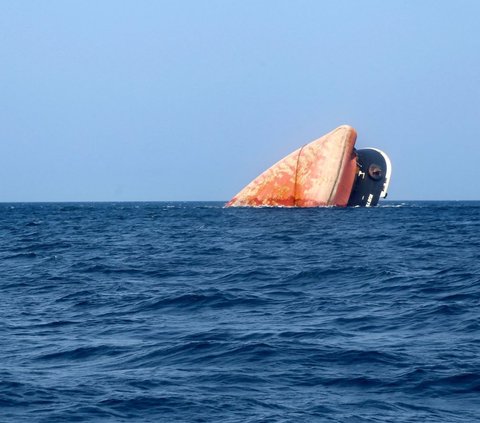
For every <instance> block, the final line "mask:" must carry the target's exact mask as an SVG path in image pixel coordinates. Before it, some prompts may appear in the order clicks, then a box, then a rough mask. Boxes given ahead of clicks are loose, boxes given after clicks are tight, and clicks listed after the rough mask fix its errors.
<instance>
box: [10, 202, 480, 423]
mask: <svg viewBox="0 0 480 423" xmlns="http://www.w3.org/2000/svg"><path fill="white" fill-rule="evenodd" d="M0 217H1V218H0V239H1V243H0V287H1V292H2V302H1V303H0V347H1V348H0V421H2V422H29V423H31V422H45V423H47V422H48V423H51V422H65V421H77V422H90V421H95V422H132V421H135V422H212V421H218V422H316V421H318V422H354V423H355V422H396V423H398V422H420V421H421V422H435V423H437V422H462V423H464V422H474V421H480V362H479V360H480V359H479V357H480V336H479V333H480V332H479V329H480V320H479V314H480V309H479V299H480V203H479V202H431V203H429V202H405V203H398V202H387V203H384V205H383V206H381V207H378V208H372V209H361V208H353V209H352V208H351V209H337V208H326V209H268V208H264V209H224V208H222V204H221V203H72V204H60V203H56V204H40V203H36V204H5V203H4V204H0Z"/></svg>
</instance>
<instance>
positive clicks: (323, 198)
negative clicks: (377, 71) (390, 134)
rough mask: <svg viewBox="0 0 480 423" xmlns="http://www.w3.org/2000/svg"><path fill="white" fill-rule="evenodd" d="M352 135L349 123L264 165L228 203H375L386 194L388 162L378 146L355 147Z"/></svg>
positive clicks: (338, 204)
mask: <svg viewBox="0 0 480 423" xmlns="http://www.w3.org/2000/svg"><path fill="white" fill-rule="evenodd" d="M356 139H357V133H356V131H355V129H353V128H352V127H350V126H348V125H343V126H340V127H338V128H336V129H335V130H333V131H332V132H330V133H328V134H326V135H324V136H323V137H321V138H318V139H317V140H315V141H312V142H311V143H309V144H307V145H304V146H303V147H301V148H299V149H298V150H295V151H294V152H293V153H291V154H289V155H288V156H286V157H284V158H283V159H282V160H280V161H279V162H277V163H276V164H274V165H273V166H272V167H270V168H269V169H267V170H266V171H265V172H263V173H262V174H261V175H259V176H258V177H257V178H255V179H254V180H253V181H252V182H250V183H249V184H248V185H247V186H246V187H245V188H243V189H242V190H241V191H240V192H239V193H238V194H237V195H235V196H234V197H233V198H232V199H231V200H230V201H229V202H228V203H227V204H226V207H262V206H263V207H280V206H283V207H322V206H340V207H343V206H347V205H349V206H357V205H359V206H360V205H362V206H374V205H376V204H377V202H378V200H379V198H380V196H383V197H385V196H386V193H387V188H388V182H389V180H390V174H391V164H390V160H389V159H388V157H387V156H386V154H385V153H383V152H381V151H380V150H377V149H367V150H358V151H357V150H356V149H355V141H356ZM362 151H366V153H365V154H364V153H361V152H362ZM367 162H368V163H367ZM377 162H381V163H377ZM387 176H388V178H387ZM352 193H354V196H353V197H352Z"/></svg>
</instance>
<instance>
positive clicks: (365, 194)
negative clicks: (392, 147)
mask: <svg viewBox="0 0 480 423" xmlns="http://www.w3.org/2000/svg"><path fill="white" fill-rule="evenodd" d="M357 165H358V173H357V177H356V179H355V182H354V184H353V189H352V193H351V194H350V198H349V200H348V206H352V207H355V206H360V207H373V206H376V205H377V204H378V201H379V199H380V198H385V197H386V196H387V188H388V182H389V179H390V173H391V164H390V160H389V158H388V156H387V155H386V154H385V153H383V152H382V151H380V150H377V149H373V148H365V149H362V150H357Z"/></svg>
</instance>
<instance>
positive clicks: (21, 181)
mask: <svg viewBox="0 0 480 423" xmlns="http://www.w3.org/2000/svg"><path fill="white" fill-rule="evenodd" d="M479 16H480V1H476V0H471V1H467V0H458V1H453V0H452V1H438V0H436V1H433V0H422V1H417V0H411V1H400V0H398V1H384V0H377V1H373V0H363V1H354V0H351V1H345V0H344V1H341V0H340V1H339V0H336V1H317V0H311V1H307V0H299V1H281V0H270V1H268V0H262V1H257V0H255V1H253V0H247V1H246V0H242V1H225V0H208V1H207V0H205V1H200V0H195V1H193V0H192V1H181V0H179V1H173V0H172V1H153V0H152V1H145V0H135V1H133V0H131V1H119V0H111V1H109V0H103V1H93V0H82V1H68V2H67V1H63V0H49V1H42V2H39V1H34V0H31V1H27V0H19V1H0V57H1V60H2V68H1V71H0V178H1V183H0V201H157V200H158V201H163V200H225V201H226V200H228V199H230V198H231V197H232V196H233V195H234V194H236V193H237V192H238V191H239V190H240V189H241V188H242V187H243V186H244V185H246V184H247V183H248V182H250V181H251V180H252V179H253V178H254V177H256V176H257V175H258V174H259V173H261V172H262V171H263V170H265V169H266V168H267V167H269V166H270V165H272V164H273V163H274V162H276V161H277V160H279V159H281V158H282V157H283V156H285V155H287V154H288V153H290V152H292V151H293V150H295V149H296V148H298V147H300V146H301V145H303V144H305V143H307V142H309V141H312V140H313V139H315V138H318V137H319V136H321V135H324V134H325V133H327V132H329V131H330V130H332V129H334V128H335V127H337V126H338V125H341V124H349V125H352V126H353V127H355V128H356V129H357V132H358V139H357V147H359V148H361V147H377V148H380V149H382V150H384V151H385V152H387V154H388V155H389V156H390V158H391V160H392V164H393V175H392V183H391V185H390V191H389V199H392V200H479V199H480V183H479V182H478V180H479V177H480V171H479V168H480V167H479V165H478V156H479V153H480V146H479V138H480V137H479V134H480V72H479V69H480V25H479V23H478V19H479Z"/></svg>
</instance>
